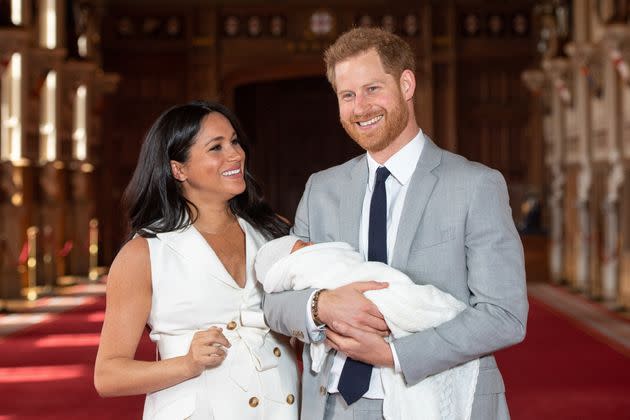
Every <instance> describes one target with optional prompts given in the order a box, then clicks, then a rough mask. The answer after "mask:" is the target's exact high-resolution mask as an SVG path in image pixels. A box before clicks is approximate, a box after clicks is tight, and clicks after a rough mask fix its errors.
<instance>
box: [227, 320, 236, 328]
mask: <svg viewBox="0 0 630 420" xmlns="http://www.w3.org/2000/svg"><path fill="white" fill-rule="evenodd" d="M234 328H236V322H234V321H230V322H228V324H227V329H228V330H233V329H234Z"/></svg>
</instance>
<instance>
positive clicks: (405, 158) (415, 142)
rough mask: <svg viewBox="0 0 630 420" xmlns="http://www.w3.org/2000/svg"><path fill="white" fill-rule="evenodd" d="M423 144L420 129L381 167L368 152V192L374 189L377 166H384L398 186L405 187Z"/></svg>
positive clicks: (416, 163) (414, 168)
mask: <svg viewBox="0 0 630 420" xmlns="http://www.w3.org/2000/svg"><path fill="white" fill-rule="evenodd" d="M424 143H425V139H424V135H423V133H422V129H420V130H419V131H418V134H417V135H416V136H415V137H414V138H412V139H411V141H410V142H409V143H407V144H406V145H404V146H403V147H402V149H400V150H399V151H397V152H396V153H394V154H393V155H392V156H391V157H390V158H389V159H387V161H386V162H385V163H384V164H383V165H380V164H379V163H378V162H377V161H375V160H374V159H373V158H372V156H370V153H369V152H368V153H367V164H368V188H369V189H370V191H372V189H373V188H374V180H375V177H376V169H378V167H379V166H385V167H386V168H387V169H388V170H389V172H390V173H391V174H392V176H393V177H394V178H395V179H396V181H398V183H399V184H400V185H406V184H407V183H408V182H409V180H410V179H411V175H413V171H415V170H416V166H417V165H418V160H419V159H420V155H421V154H422V149H424Z"/></svg>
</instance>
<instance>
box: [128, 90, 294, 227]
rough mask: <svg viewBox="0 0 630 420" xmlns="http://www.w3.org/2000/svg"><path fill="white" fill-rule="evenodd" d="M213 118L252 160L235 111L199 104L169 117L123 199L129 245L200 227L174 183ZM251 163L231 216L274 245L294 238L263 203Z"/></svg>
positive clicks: (158, 125)
mask: <svg viewBox="0 0 630 420" xmlns="http://www.w3.org/2000/svg"><path fill="white" fill-rule="evenodd" d="M213 112H218V113H220V114H221V115H223V116H224V117H225V118H227V119H228V121H229V122H230V123H231V124H232V127H233V128H234V131H235V132H236V136H237V138H238V139H239V141H240V143H241V146H242V147H243V150H244V151H245V156H246V157H247V156H248V148H247V143H248V141H247V137H246V135H245V132H244V131H243V128H242V127H241V124H240V123H239V121H238V119H237V118H236V116H235V115H234V114H233V113H232V111H230V110H229V109H228V108H226V107H224V106H223V105H221V104H218V103H215V102H206V101H195V102H190V103H188V104H185V105H177V106H174V107H173V108H171V109H169V110H167V111H166V112H164V113H163V114H162V115H160V117H159V118H158V119H157V120H156V121H155V123H154V124H153V126H152V127H151V129H150V130H149V132H148V133H147V135H146V137H145V139H144V142H143V144H142V148H141V150H140V156H139V158H138V165H137V166H136V170H135V171H134V173H133V177H132V178H131V181H130V182H129V185H127V188H126V189H125V193H124V195H123V205H124V206H125V208H126V210H127V212H128V216H129V224H130V234H129V238H128V239H131V238H133V236H134V235H136V234H139V235H141V236H145V237H153V236H155V234H156V233H162V232H170V231H173V230H179V229H182V228H185V227H187V226H189V225H191V224H193V223H194V222H195V220H196V218H197V213H198V209H197V207H196V206H195V205H194V204H193V203H191V202H190V201H188V200H187V199H186V198H185V197H184V195H183V192H182V187H181V185H180V183H179V181H177V180H176V179H175V178H174V177H173V174H172V172H171V164H170V162H171V160H175V161H178V162H186V161H188V158H189V155H190V147H191V146H192V145H193V144H194V143H195V139H196V136H197V133H198V132H199V129H200V127H201V122H202V120H203V118H204V117H205V116H206V115H208V114H210V113H213ZM248 162H249V159H245V191H243V192H242V193H241V194H239V195H237V196H236V197H233V198H232V199H231V200H230V201H229V206H230V209H231V211H232V212H233V213H234V215H236V216H238V217H242V218H243V219H245V220H247V222H249V223H250V224H251V225H252V226H254V227H255V228H256V229H257V230H259V231H260V232H262V233H263V235H265V236H266V237H267V238H269V239H271V238H277V237H279V236H283V235H286V234H288V232H289V224H288V223H286V222H285V221H284V220H282V219H281V218H279V217H278V216H277V215H276V214H275V213H274V212H273V211H272V209H271V207H270V206H269V205H268V204H267V203H266V202H265V201H264V200H263V198H262V192H261V188H260V186H259V185H258V183H257V182H256V180H255V179H254V177H253V176H252V174H251V173H250V172H249V169H248Z"/></svg>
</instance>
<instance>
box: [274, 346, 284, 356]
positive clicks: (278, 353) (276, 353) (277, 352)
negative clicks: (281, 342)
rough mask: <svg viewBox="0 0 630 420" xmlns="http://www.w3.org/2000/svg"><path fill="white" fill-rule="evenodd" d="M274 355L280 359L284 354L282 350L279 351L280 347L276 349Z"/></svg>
mask: <svg viewBox="0 0 630 420" xmlns="http://www.w3.org/2000/svg"><path fill="white" fill-rule="evenodd" d="M273 354H274V355H275V356H276V357H280V355H281V354H282V352H281V351H280V349H279V348H278V347H275V348H274V349H273Z"/></svg>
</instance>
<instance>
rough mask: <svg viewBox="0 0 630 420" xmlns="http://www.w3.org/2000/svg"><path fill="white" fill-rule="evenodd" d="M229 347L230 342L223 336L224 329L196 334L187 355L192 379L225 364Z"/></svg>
mask: <svg viewBox="0 0 630 420" xmlns="http://www.w3.org/2000/svg"><path fill="white" fill-rule="evenodd" d="M228 347H230V342H229V341H228V340H227V338H225V336H224V335H223V329H222V328H219V327H210V328H208V329H207V330H206V331H198V332H196V333H195V335H194V336H193V339H192V342H191V343H190V349H189V350H188V354H187V355H186V364H187V365H188V368H189V370H190V373H191V377H194V376H197V375H200V374H201V372H203V371H204V369H206V368H213V367H217V366H219V365H220V364H221V363H223V360H225V356H227V351H226V349H227V348H228Z"/></svg>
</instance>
